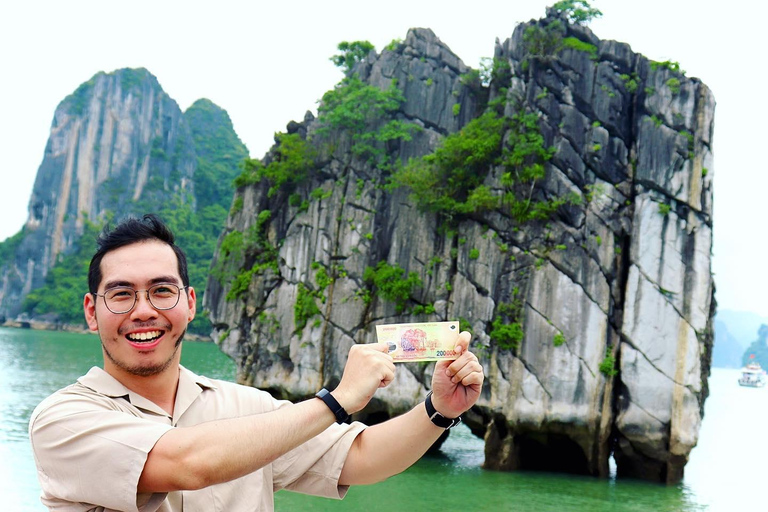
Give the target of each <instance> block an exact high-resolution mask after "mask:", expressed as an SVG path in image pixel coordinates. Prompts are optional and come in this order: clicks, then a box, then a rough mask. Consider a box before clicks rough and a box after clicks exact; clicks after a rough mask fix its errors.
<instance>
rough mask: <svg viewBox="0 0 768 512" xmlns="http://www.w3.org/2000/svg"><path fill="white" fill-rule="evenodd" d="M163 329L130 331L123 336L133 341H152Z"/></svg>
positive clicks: (161, 333)
mask: <svg viewBox="0 0 768 512" xmlns="http://www.w3.org/2000/svg"><path fill="white" fill-rule="evenodd" d="M163 333H164V331H149V332H132V333H130V334H126V335H125V337H126V338H128V341H131V342H133V343H152V342H153V341H155V340H157V339H158V338H160V336H162V335H163Z"/></svg>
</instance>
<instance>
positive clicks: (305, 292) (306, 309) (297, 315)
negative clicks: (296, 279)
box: [293, 283, 320, 337]
mask: <svg viewBox="0 0 768 512" xmlns="http://www.w3.org/2000/svg"><path fill="white" fill-rule="evenodd" d="M319 314H320V308H318V307H317V303H316V302H315V294H314V293H312V292H311V291H310V290H309V289H308V288H307V287H306V286H304V283H299V284H298V287H297V292H296V304H295V305H294V307H293V318H294V324H295V325H296V333H297V335H298V336H299V337H301V333H302V331H303V330H304V327H306V325H307V321H308V320H309V319H310V318H312V317H313V316H315V315H319Z"/></svg>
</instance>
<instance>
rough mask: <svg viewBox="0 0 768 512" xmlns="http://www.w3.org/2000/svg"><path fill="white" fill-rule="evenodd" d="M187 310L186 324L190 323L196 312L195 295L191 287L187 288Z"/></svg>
mask: <svg viewBox="0 0 768 512" xmlns="http://www.w3.org/2000/svg"><path fill="white" fill-rule="evenodd" d="M187 308H188V309H189V317H188V318H187V322H191V321H192V320H194V319H195V312H196V311H197V294H195V289H194V288H192V287H191V286H190V287H189V288H187Z"/></svg>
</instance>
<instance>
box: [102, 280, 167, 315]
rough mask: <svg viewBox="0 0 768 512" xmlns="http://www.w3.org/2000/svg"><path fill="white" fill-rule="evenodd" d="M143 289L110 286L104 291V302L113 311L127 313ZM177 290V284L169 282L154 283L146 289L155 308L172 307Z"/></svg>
mask: <svg viewBox="0 0 768 512" xmlns="http://www.w3.org/2000/svg"><path fill="white" fill-rule="evenodd" d="M143 291H145V290H134V289H133V288H129V287H127V286H120V287H117V288H111V289H109V290H107V291H106V292H104V302H105V303H106V304H107V307H108V308H109V310H110V311H112V312H113V313H127V312H128V311H130V310H132V309H133V306H134V304H136V300H137V296H136V294H137V293H139V292H143ZM179 292H180V288H179V287H178V286H176V285H175V284H169V283H160V284H156V285H154V286H152V287H150V288H148V289H147V290H146V293H147V298H148V299H149V303H150V304H152V307H154V308H155V309H172V308H174V307H175V306H176V304H178V302H179Z"/></svg>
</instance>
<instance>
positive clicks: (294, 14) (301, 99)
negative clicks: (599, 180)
mask: <svg viewBox="0 0 768 512" xmlns="http://www.w3.org/2000/svg"><path fill="white" fill-rule="evenodd" d="M554 1H555V0H548V1H541V0H507V1H499V0H493V1H487V0H474V1H472V2H457V1H450V0H442V1H439V2H433V1H414V0H409V1H401V0H387V1H385V2H376V3H373V2H365V1H362V0H357V1H341V0H327V1H322V2H318V1H300V0H294V1H293V2H258V1H256V0H252V1H248V2H246V1H228V0H219V1H217V2H201V1H194V0H192V1H190V0H187V1H176V0H163V1H157V0H151V1H147V0H134V1H132V2H116V1H104V0H100V1H85V0H68V1H66V2H64V1H61V0H44V1H37V0H26V1H17V2H3V3H2V5H0V48H2V50H0V69H2V80H0V113H1V114H2V118H1V119H0V177H2V186H0V213H1V214H2V215H0V240H3V239H5V238H6V237H8V236H11V235H13V234H15V233H17V232H18V231H19V230H20V229H21V227H22V226H23V224H24V222H25V220H26V218H27V204H28V201H29V197H30V194H31V192H32V185H33V183H34V179H35V175H36V173H37V168H38V166H39V165H40V162H41V161H42V158H43V151H44V149H45V144H46V141H47V139H48V133H49V129H50V124H51V120H52V119H53V113H54V110H55V109H56V106H57V105H58V103H59V102H60V101H61V100H62V99H64V97H65V96H67V95H68V94H71V93H72V92H73V91H74V90H75V89H76V88H77V86H78V85H80V84H81V83H82V82H85V81H87V80H88V79H90V78H91V77H92V76H93V75H94V74H96V73H97V72H99V71H106V72H111V71H114V70H115V69H119V68H123V67H144V68H147V69H148V70H149V71H150V72H151V73H152V74H154V75H155V76H156V77H157V78H158V80H159V82H160V84H161V85H162V87H163V89H164V90H165V91H166V92H167V93H168V94H169V95H170V96H171V98H173V99H175V100H176V101H177V102H178V103H179V106H180V107H181V108H182V109H186V108H187V107H189V106H190V105H191V104H192V103H193V102H194V101H195V100H197V99H199V98H203V97H205V98H208V99H210V100H211V101H213V102H214V103H216V104H218V105H219V106H221V107H222V108H224V109H225V110H227V112H228V113H229V115H230V117H231V118H232V122H233V123H234V127H235V130H236V131H237V133H238V134H239V136H240V138H241V139H242V140H243V142H245V144H246V145H247V146H248V149H249V150H250V153H251V156H252V157H255V158H260V157H262V156H263V155H264V153H265V152H266V150H267V149H268V148H269V147H270V145H271V144H272V137H273V134H274V133H275V132H277V131H284V130H285V125H286V124H287V123H288V121H290V120H293V119H295V120H301V119H302V118H303V116H304V113H305V112H306V111H307V110H312V111H313V112H315V111H316V107H317V100H318V99H319V98H320V97H321V96H322V95H323V93H324V92H325V91H327V90H328V89H330V88H332V87H333V86H334V84H336V83H337V82H338V81H339V80H340V79H341V78H342V75H341V72H340V71H339V70H338V69H337V68H335V67H334V66H333V64H332V63H331V62H330V61H329V60H328V59H329V57H330V56H331V55H333V54H335V53H336V45H337V44H338V43H339V42H341V41H355V40H369V41H371V42H372V43H373V44H374V45H375V46H376V48H377V49H378V50H380V49H381V48H383V47H384V46H386V45H387V44H388V43H389V42H390V41H392V40H393V39H398V38H399V39H404V38H405V35H406V32H407V30H408V28H411V27H428V28H431V29H432V30H433V31H434V32H435V34H436V35H437V36H438V37H439V38H440V39H441V40H442V41H443V42H444V43H446V44H447V45H448V46H449V47H450V48H451V49H452V50H453V52H454V53H456V55H458V56H459V57H460V58H461V59H462V60H463V61H464V62H465V64H467V65H469V66H472V67H475V68H477V67H478V65H479V62H480V59H481V58H482V57H491V56H492V55H493V48H494V41H495V39H496V38H499V39H500V40H501V41H503V40H505V39H506V38H508V37H509V36H510V35H511V34H512V31H513V30H514V28H515V26H516V25H517V24H518V23H520V22H522V21H527V20H530V19H531V18H540V17H542V16H543V15H544V10H545V7H546V6H547V5H551V4H553V3H554ZM591 5H592V6H593V7H596V8H598V9H600V10H601V11H602V12H603V17H602V18H601V19H598V20H595V21H593V22H592V23H591V25H590V27H591V28H592V30H593V31H594V32H595V34H596V35H597V36H598V37H600V38H601V39H615V40H618V41H622V42H625V43H628V44H629V45H630V46H631V47H632V49H633V50H634V51H635V52H638V53H642V54H643V55H645V56H647V57H648V58H651V59H653V60H657V61H663V60H667V59H669V60H672V61H677V62H679V63H680V66H681V68H682V69H684V70H685V71H686V74H687V76H689V77H697V78H700V79H701V80H702V81H703V82H704V83H705V84H707V85H708V86H709V87H710V89H712V91H713V93H714V95H715V100H716V101H717V107H716V111H715V137H714V155H715V165H714V195H715V197H714V211H715V213H714V219H715V220H714V236H715V244H714V264H713V271H714V272H715V280H716V285H717V301H718V304H719V308H720V309H737V310H745V311H753V312H755V313H758V314H760V315H762V316H764V317H768V300H766V299H764V295H765V294H766V291H768V272H766V271H765V270H764V268H763V265H762V259H763V257H764V256H765V255H766V254H768V237H766V236H765V235H764V234H763V233H762V232H761V231H760V230H759V229H758V230H757V231H750V230H751V229H752V227H755V228H758V227H759V226H761V225H762V223H763V222H764V220H765V218H766V215H765V214H764V210H763V201H764V196H765V191H766V185H767V184H768V169H766V164H765V161H764V160H763V159H762V158H761V156H762V150H763V149H765V147H764V137H763V136H764V132H765V129H764V128H763V124H762V123H763V122H764V120H765V119H768V115H767V114H768V106H766V102H765V101H764V100H763V97H764V95H765V93H764V91H763V90H762V89H761V88H760V87H761V86H762V85H764V84H765V83H766V81H765V80H764V79H765V78H766V70H765V66H764V64H763V61H764V60H765V59H764V56H763V55H762V52H763V48H764V46H765V45H764V37H763V34H764V32H765V20H766V19H768V16H766V15H767V14H768V6H767V5H766V3H764V2H751V1H750V2H747V0H733V1H730V2H721V1H720V2H714V1H711V0H645V1H643V2H629V1H627V0H594V1H592V2H591ZM755 87H757V89H755ZM710 171H712V170H710ZM750 226H752V227H750Z"/></svg>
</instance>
